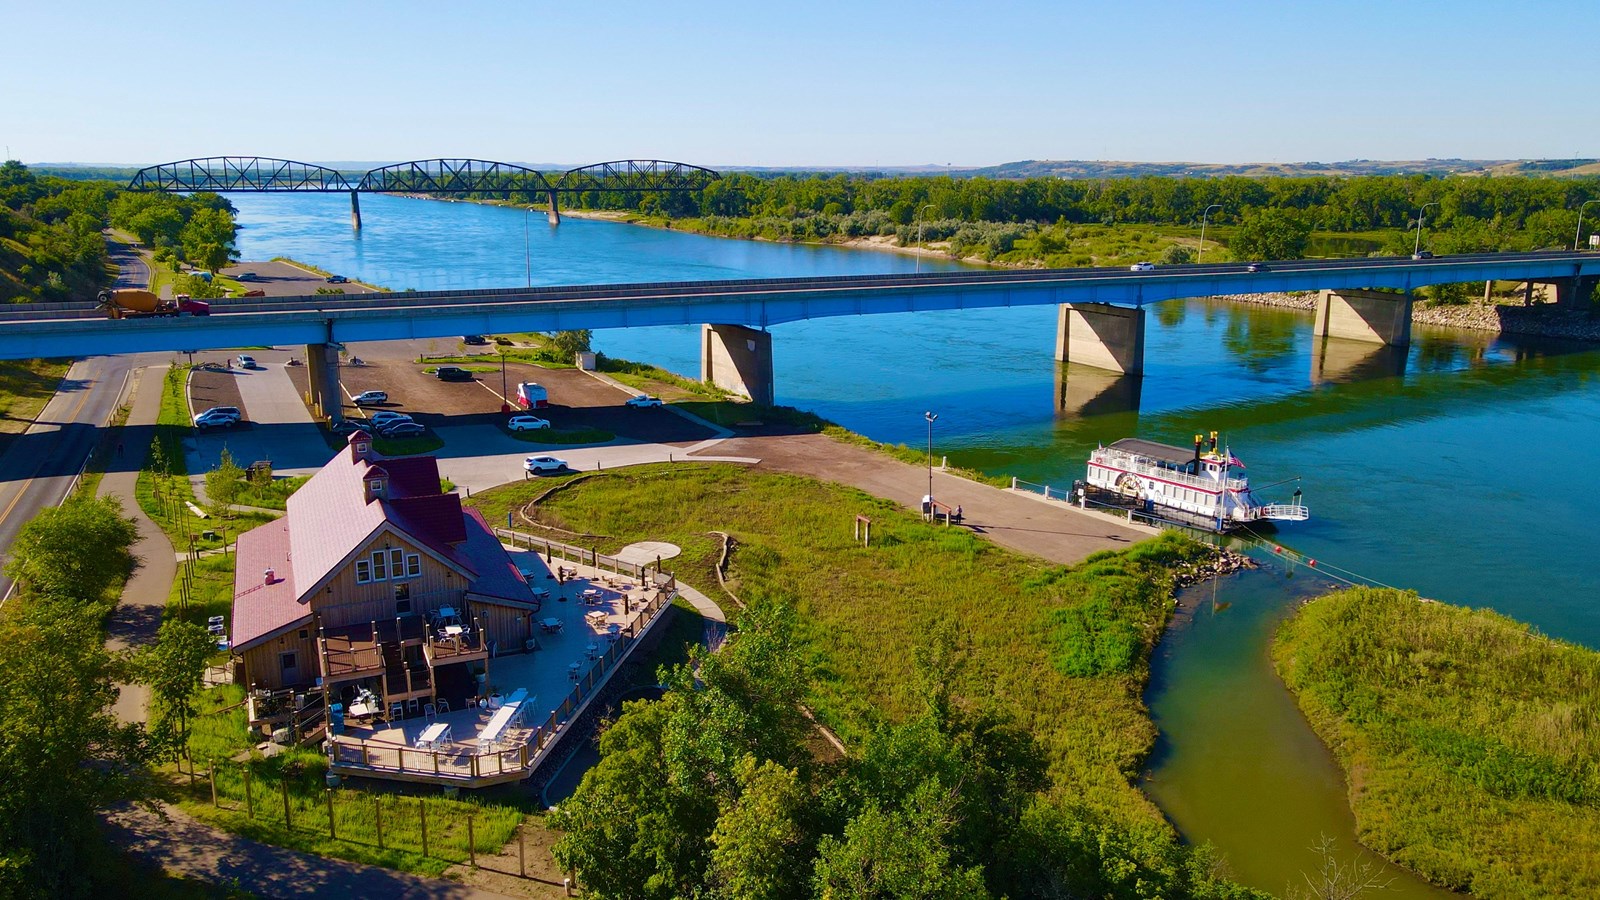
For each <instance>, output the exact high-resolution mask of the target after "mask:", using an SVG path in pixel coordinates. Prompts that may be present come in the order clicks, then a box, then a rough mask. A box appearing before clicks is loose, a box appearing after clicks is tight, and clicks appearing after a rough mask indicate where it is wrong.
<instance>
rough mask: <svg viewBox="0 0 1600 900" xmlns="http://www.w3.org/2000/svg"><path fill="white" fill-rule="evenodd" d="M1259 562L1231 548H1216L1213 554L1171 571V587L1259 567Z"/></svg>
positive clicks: (1185, 585) (1178, 587) (1179, 586)
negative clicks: (1215, 552)
mask: <svg viewBox="0 0 1600 900" xmlns="http://www.w3.org/2000/svg"><path fill="white" fill-rule="evenodd" d="M1259 568H1261V564H1260V563H1258V562H1256V561H1255V560H1253V559H1251V558H1250V557H1248V556H1245V555H1244V554H1243V553H1235V552H1234V551H1232V550H1218V551H1217V554H1216V555H1215V556H1210V557H1207V558H1205V559H1200V560H1195V561H1194V562H1190V563H1185V564H1184V565H1182V566H1180V567H1178V568H1177V569H1176V570H1174V571H1173V573H1172V587H1173V589H1174V590H1178V589H1181V588H1186V587H1188V586H1189V585H1191V584H1199V583H1200V582H1202V581H1210V580H1211V579H1213V578H1221V577H1222V576H1224V575H1232V574H1233V573H1235V572H1242V571H1244V570H1245V569H1259Z"/></svg>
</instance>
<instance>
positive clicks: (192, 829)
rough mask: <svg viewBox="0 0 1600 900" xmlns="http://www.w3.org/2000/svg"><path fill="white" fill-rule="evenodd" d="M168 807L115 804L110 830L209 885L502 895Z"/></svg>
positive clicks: (396, 896) (376, 898)
mask: <svg viewBox="0 0 1600 900" xmlns="http://www.w3.org/2000/svg"><path fill="white" fill-rule="evenodd" d="M163 812H164V813H165V814H166V817H165V818H163V816H162V815H161V814H160V813H156V812H152V811H150V810H147V809H141V808H139V807H132V806H125V807H121V808H119V809H115V810H113V811H112V812H111V813H109V814H108V815H107V816H106V817H105V831H106V836H107V838H109V839H110V841H111V842H112V843H113V844H115V845H116V846H118V847H121V848H122V849H123V850H125V851H126V852H127V853H128V854H129V855H130V856H132V857H133V858H134V859H137V860H139V861H141V862H143V863H146V864H148V865H152V866H156V867H158V868H160V869H162V870H163V871H166V872H169V873H173V874H178V875H183V876H187V877H189V878H195V879H198V880H200V881H204V882H207V883H210V884H220V885H227V884H236V885H238V886H239V887H240V888H242V889H244V890H246V891H249V892H250V893H252V894H254V895H256V896H259V897H267V898H271V900H291V898H299V897H338V898H344V900H364V898H372V900H412V898H452V900H494V898H498V897H504V896H505V895H504V894H496V893H491V892H489V891H485V890H482V889H479V888H474V887H468V886H466V885H461V884H455V883H453V882H449V881H441V880H438V879H434V878H421V877H419V876H416V875H407V874H405V873H403V872H396V871H393V870H391V869H383V868H379V867H378V866H368V865H363V864H361V863H353V862H346V861H344V860H339V859H327V858H325V857H321V856H314V855H312V854H310V853H301V852H299V851H297V850H286V849H284V848H282V847H273V846H270V845H268V844H262V843H258V842H256V841H252V840H248V839H246V838H242V837H239V836H237V835H232V834H228V833H226V832H222V831H218V830H217V829H215V828H212V827H211V826H209V825H205V824H203V823H201V822H198V821H196V820H194V819H193V818H190V817H189V816H188V815H186V814H184V813H183V812H182V811H180V810H177V809H174V808H172V807H165V808H164V809H163ZM559 894H560V891H559V889H558V890H557V895H559Z"/></svg>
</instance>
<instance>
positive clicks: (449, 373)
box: [433, 366, 473, 381]
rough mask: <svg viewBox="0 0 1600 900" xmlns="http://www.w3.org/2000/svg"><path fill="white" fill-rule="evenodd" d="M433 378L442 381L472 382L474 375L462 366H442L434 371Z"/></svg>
mask: <svg viewBox="0 0 1600 900" xmlns="http://www.w3.org/2000/svg"><path fill="white" fill-rule="evenodd" d="M433 377H435V378H437V379H439V380H440V381H471V380H473V379H472V373H471V372H468V371H467V370H466V369H463V368H461V367H460V366H440V367H439V368H437V369H434V370H433Z"/></svg>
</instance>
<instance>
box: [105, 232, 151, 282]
mask: <svg viewBox="0 0 1600 900" xmlns="http://www.w3.org/2000/svg"><path fill="white" fill-rule="evenodd" d="M106 251H107V253H109V254H110V256H111V261H112V262H113V263H115V264H116V266H117V280H116V281H114V282H112V284H111V286H112V287H114V288H142V287H149V286H150V263H149V261H148V260H146V259H145V258H144V254H143V253H141V252H140V251H138V250H136V249H134V248H133V246H131V245H129V244H126V243H124V242H122V241H119V240H117V239H116V238H114V237H112V236H111V235H110V233H109V232H108V233H107V234H106Z"/></svg>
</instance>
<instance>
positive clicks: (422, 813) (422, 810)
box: [417, 797, 428, 856]
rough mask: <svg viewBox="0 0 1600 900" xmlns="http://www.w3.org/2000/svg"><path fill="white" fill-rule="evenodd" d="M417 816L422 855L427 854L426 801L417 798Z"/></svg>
mask: <svg viewBox="0 0 1600 900" xmlns="http://www.w3.org/2000/svg"><path fill="white" fill-rule="evenodd" d="M417 816H418V820H419V821H420V822H421V823H422V855H423V856H427V855H428V801H426V800H424V799H422V798H421V797H418V798H417Z"/></svg>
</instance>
